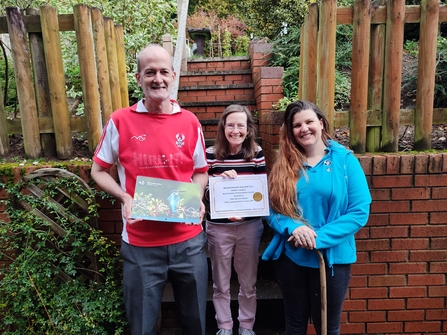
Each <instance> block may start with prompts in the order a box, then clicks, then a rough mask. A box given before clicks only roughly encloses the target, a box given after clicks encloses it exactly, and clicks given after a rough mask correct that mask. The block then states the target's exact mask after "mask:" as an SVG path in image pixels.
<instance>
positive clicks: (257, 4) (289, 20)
mask: <svg viewBox="0 0 447 335" xmlns="http://www.w3.org/2000/svg"><path fill="white" fill-rule="evenodd" d="M309 3H310V1H308V0H247V1H244V3H243V6H244V7H245V8H244V10H243V11H242V12H241V15H242V16H243V18H244V22H246V24H247V26H249V27H250V29H251V32H252V33H253V34H254V35H256V36H258V37H261V38H262V37H268V38H269V39H272V40H273V39H275V38H277V37H278V36H279V35H280V34H281V33H284V32H285V31H286V29H288V28H290V27H292V26H301V24H302V23H303V21H304V18H305V17H306V15H307V11H308V5H309Z"/></svg>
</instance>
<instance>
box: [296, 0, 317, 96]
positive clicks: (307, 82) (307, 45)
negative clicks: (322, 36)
mask: <svg viewBox="0 0 447 335" xmlns="http://www.w3.org/2000/svg"><path fill="white" fill-rule="evenodd" d="M317 43H318V3H317V2H314V3H312V4H310V6H309V14H308V15H307V17H306V19H305V21H304V25H303V28H302V29H301V48H300V49H301V50H300V81H299V85H298V89H299V92H298V97H299V99H301V100H307V101H310V102H313V103H316V102H317ZM304 64H306V65H305V66H303V65H304Z"/></svg>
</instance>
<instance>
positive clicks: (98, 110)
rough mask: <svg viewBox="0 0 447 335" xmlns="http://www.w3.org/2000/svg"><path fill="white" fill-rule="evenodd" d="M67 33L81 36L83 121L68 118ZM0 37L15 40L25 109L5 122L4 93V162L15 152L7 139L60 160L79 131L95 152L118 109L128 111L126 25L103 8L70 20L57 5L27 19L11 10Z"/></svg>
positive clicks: (0, 113) (76, 10) (78, 10)
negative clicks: (105, 14) (64, 36)
mask: <svg viewBox="0 0 447 335" xmlns="http://www.w3.org/2000/svg"><path fill="white" fill-rule="evenodd" d="M61 31H74V32H75V33H76V34H75V35H76V41H73V43H76V44H77V49H78V59H79V67H80V74H81V83H82V92H83V93H82V94H83V97H82V99H83V103H84V116H82V117H77V116H72V115H70V113H69V107H68V102H67V94H66V88H65V85H66V83H65V80H66V79H65V71H64V66H63V60H62V51H61V50H62V46H61V39H60V32H61ZM0 33H8V34H9V38H10V42H11V50H12V57H13V63H14V75H15V80H16V83H17V95H18V104H19V108H20V118H17V119H14V120H9V119H6V116H5V108H4V105H3V99H2V98H1V94H0V156H1V155H5V154H7V153H9V151H10V147H9V137H8V134H20V133H21V134H23V139H24V141H23V142H24V149H25V155H26V156H27V157H29V158H37V157H40V156H41V154H42V152H43V153H44V154H46V155H51V153H48V152H46V151H48V150H50V151H51V150H52V149H51V148H54V149H53V150H54V151H55V153H56V154H57V157H58V158H60V159H67V158H70V157H71V155H72V151H73V143H72V132H87V139H88V145H89V149H90V151H91V152H93V150H94V149H95V147H96V145H97V144H98V142H99V139H100V135H101V131H102V127H103V124H104V123H105V121H106V120H107V119H108V117H109V116H110V114H111V113H112V111H114V110H116V109H118V108H121V107H123V106H128V105H129V98H128V89H127V72H126V61H125V51H124V33H123V28H122V26H120V25H115V24H114V22H113V20H112V19H110V18H107V17H103V15H102V13H101V11H100V10H99V9H98V8H90V7H88V6H86V5H82V4H79V5H75V6H74V7H73V14H64V15H58V13H57V10H56V8H54V7H52V6H42V7H40V8H39V10H38V11H37V10H29V11H27V12H26V14H25V13H24V12H23V11H22V10H21V9H19V8H17V7H7V8H6V17H0ZM0 92H1V88H0ZM54 143H55V144H54Z"/></svg>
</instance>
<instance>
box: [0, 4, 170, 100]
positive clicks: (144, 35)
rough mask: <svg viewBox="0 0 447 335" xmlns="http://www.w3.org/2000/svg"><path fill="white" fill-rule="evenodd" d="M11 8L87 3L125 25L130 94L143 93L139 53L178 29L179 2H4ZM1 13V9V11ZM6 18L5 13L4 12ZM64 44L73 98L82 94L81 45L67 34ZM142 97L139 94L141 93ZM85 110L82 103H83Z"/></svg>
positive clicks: (68, 7) (65, 8)
mask: <svg viewBox="0 0 447 335" xmlns="http://www.w3.org/2000/svg"><path fill="white" fill-rule="evenodd" d="M2 1H4V3H5V7H7V6H17V7H20V8H22V9H27V8H38V7H40V6H42V5H51V6H54V7H55V8H56V9H57V11H58V13H59V14H71V13H73V6H74V5H76V4H78V3H83V4H86V5H88V6H91V7H97V8H99V9H101V11H102V13H103V15H104V16H107V17H110V18H112V19H113V21H114V23H115V24H120V25H122V26H123V30H124V45H125V47H126V64H127V73H128V83H129V92H130V94H131V95H132V94H133V92H135V91H136V92H139V89H138V86H137V84H136V82H135V80H134V73H135V71H136V54H137V53H138V51H140V50H141V49H143V48H144V47H145V46H146V45H147V44H149V43H160V42H161V40H162V36H163V35H164V34H166V33H169V34H171V35H173V36H176V35H177V30H176V27H175V20H176V13H177V2H176V0H151V1H147V0H134V1H130V0H83V1H79V0H2ZM0 10H1V9H0ZM1 14H2V15H4V13H1ZM61 39H63V40H64V41H65V43H62V48H63V58H64V68H65V71H66V73H67V77H68V79H69V80H68V87H67V90H68V94H69V95H70V96H71V97H73V98H76V97H79V96H81V95H82V93H81V87H80V82H79V81H77V80H76V78H77V76H78V75H79V64H78V60H77V46H76V44H75V43H73V40H74V33H73V32H63V33H61ZM137 94H138V93H137ZM81 108H82V104H81Z"/></svg>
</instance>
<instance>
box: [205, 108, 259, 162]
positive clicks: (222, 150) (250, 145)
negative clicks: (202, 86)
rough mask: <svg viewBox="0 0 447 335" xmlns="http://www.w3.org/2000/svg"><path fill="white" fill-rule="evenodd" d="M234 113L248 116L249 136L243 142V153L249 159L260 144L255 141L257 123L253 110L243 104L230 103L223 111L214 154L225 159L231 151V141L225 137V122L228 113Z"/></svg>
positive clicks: (218, 125)
mask: <svg viewBox="0 0 447 335" xmlns="http://www.w3.org/2000/svg"><path fill="white" fill-rule="evenodd" d="M232 113H245V115H246V116H247V136H246V137H245V140H244V142H243V143H242V150H241V151H242V155H243V157H244V159H245V160H247V161H249V160H251V159H252V158H253V157H255V155H256V149H257V147H258V145H257V144H256V142H255V138H256V130H257V127H256V123H255V121H254V118H253V116H252V115H251V112H250V111H249V110H248V108H247V107H245V106H241V105H230V106H228V107H227V108H225V110H224V111H223V113H222V116H221V118H220V120H219V123H218V124H217V134H216V140H215V142H214V155H215V156H216V158H217V159H219V160H224V159H225V157H226V156H227V155H228V153H229V152H230V147H229V143H228V141H227V138H226V137H225V124H226V121H227V117H228V115H230V114H232Z"/></svg>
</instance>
